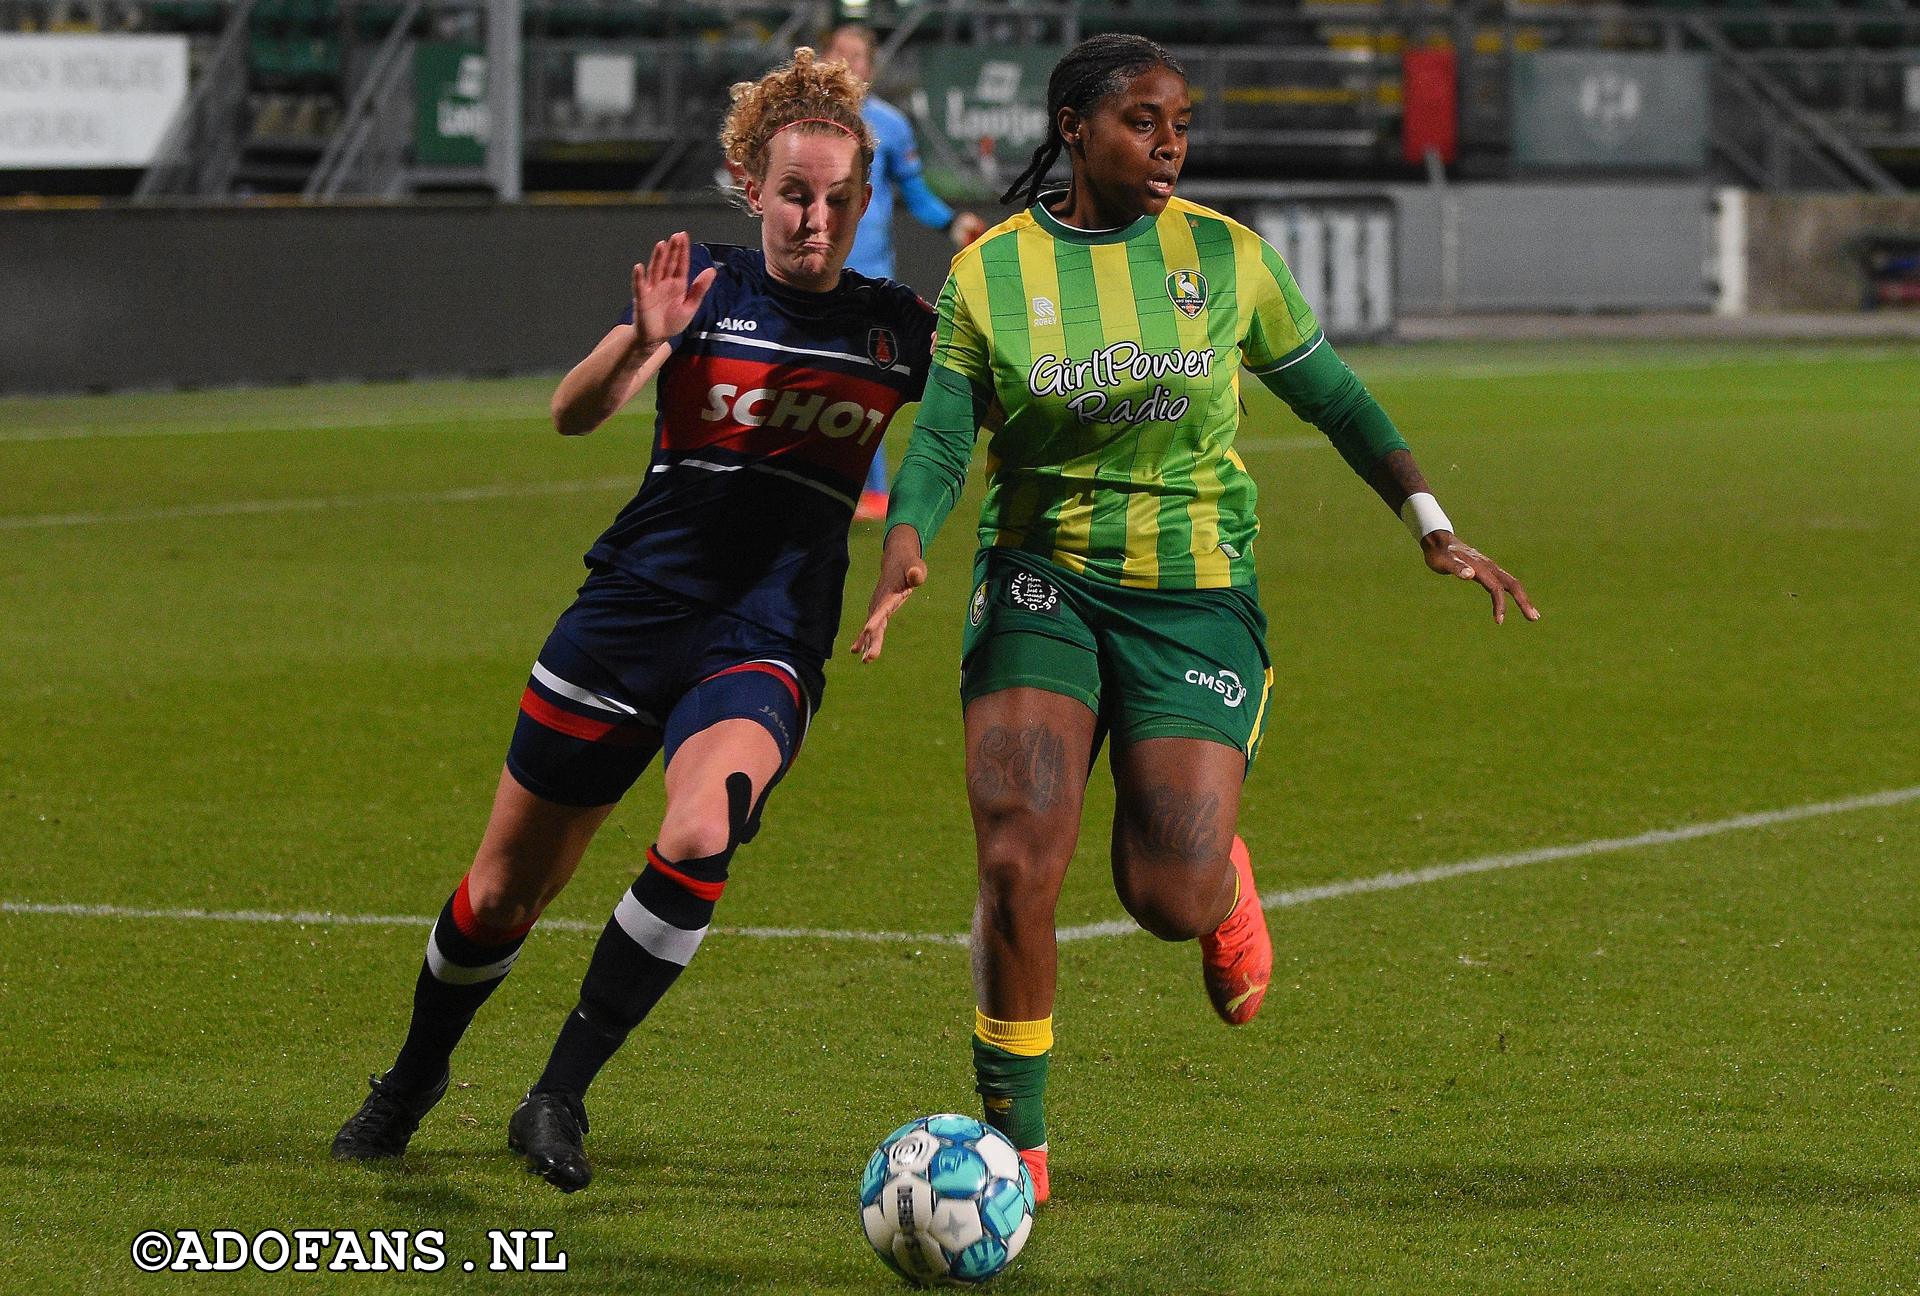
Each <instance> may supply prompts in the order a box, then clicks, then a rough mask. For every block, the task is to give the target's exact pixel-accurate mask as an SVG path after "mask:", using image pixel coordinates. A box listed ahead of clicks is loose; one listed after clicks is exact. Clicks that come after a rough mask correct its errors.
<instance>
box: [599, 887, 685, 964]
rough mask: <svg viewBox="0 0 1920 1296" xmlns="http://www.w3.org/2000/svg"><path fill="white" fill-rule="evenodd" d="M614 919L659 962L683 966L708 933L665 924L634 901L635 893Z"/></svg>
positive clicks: (623, 902)
mask: <svg viewBox="0 0 1920 1296" xmlns="http://www.w3.org/2000/svg"><path fill="white" fill-rule="evenodd" d="M613 919H614V921H615V922H617V923H619V924H620V930H621V931H623V932H625V933H626V934H627V937H628V938H629V939H630V940H632V941H633V943H634V944H635V945H638V946H639V947H640V948H641V949H643V950H645V951H646V952H647V953H649V954H651V955H653V956H654V957H655V958H657V959H664V960H666V961H667V962H669V963H678V964H679V965H680V966H681V967H685V966H686V965H687V964H689V963H691V962H692V961H693V952H694V951H695V950H697V949H699V948H700V941H701V938H703V937H704V936H705V935H706V934H707V929H706V928H705V927H702V928H701V929H700V930H698V931H688V930H687V929H686V928H684V927H675V926H674V925H673V924H672V923H669V922H663V921H661V920H660V919H659V918H658V917H656V916H655V915H654V912H653V911H652V910H651V909H649V908H647V907H646V906H645V905H643V904H641V903H640V902H639V901H638V900H636V899H634V898H633V892H631V891H629V892H627V893H626V894H625V895H623V896H621V897H620V904H619V906H618V907H617V908H616V909H614V911H613Z"/></svg>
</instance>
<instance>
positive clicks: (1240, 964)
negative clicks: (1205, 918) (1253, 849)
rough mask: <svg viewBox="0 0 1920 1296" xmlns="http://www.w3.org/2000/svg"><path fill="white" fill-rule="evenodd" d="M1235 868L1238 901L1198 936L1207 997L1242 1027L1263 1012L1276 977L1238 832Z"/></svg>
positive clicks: (1256, 892)
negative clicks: (1222, 918) (1215, 924)
mask: <svg viewBox="0 0 1920 1296" xmlns="http://www.w3.org/2000/svg"><path fill="white" fill-rule="evenodd" d="M1230 857H1231V858H1232V860H1233V871H1234V872H1235V873H1237V874H1239V876H1240V899H1239V900H1238V902H1237V903H1235V905H1234V906H1233V912H1232V913H1230V914H1228V915H1227V920H1226V921H1225V922H1223V923H1221V924H1220V926H1219V929H1218V930H1216V931H1214V932H1212V933H1211V934H1209V935H1206V936H1202V937H1201V938H1200V970H1201V972H1202V973H1203V974H1204V975H1205V977H1206V982H1207V998H1209V999H1211V1000H1212V1001H1213V1010H1214V1011H1215V1012H1217V1013H1219V1014H1220V1020H1221V1021H1223V1022H1225V1023H1226V1024H1227V1025H1229V1026H1244V1025H1246V1024H1247V1023H1248V1022H1250V1021H1252V1020H1253V1016H1254V1014H1255V1013H1257V1012H1259V1011H1260V1002H1261V1000H1263V999H1265V998H1266V997H1267V982H1268V981H1269V980H1271V979H1272V977H1273V938H1272V937H1271V936H1269V935H1268V934H1267V915H1266V911H1265V910H1263V909H1262V908H1261V907H1260V889H1259V888H1258V887H1257V886H1255V885H1254V881H1253V859H1252V857H1251V856H1249V855H1248V854H1247V844H1246V842H1244V841H1242V840H1241V839H1240V838H1239V836H1238V835H1236V836H1235V837H1234V839H1233V850H1232V851H1231V852H1230Z"/></svg>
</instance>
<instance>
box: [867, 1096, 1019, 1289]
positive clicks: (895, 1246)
mask: <svg viewBox="0 0 1920 1296" xmlns="http://www.w3.org/2000/svg"><path fill="white" fill-rule="evenodd" d="M860 1223H861V1226H862V1227H864V1228H865V1229H866V1231H867V1241H869V1242H871V1243H872V1244H873V1249H874V1252H875V1253H876V1254H877V1255H878V1256H879V1257H880V1258H881V1259H882V1260H883V1261H885V1262H886V1265H887V1267H888V1268H889V1269H891V1270H893V1271H894V1272H895V1273H897V1274H899V1275H900V1276H901V1277H902V1278H905V1279H906V1280H907V1281H908V1282H911V1283H915V1284H923V1283H942V1282H944V1283H983V1282H985V1281H986V1280H987V1279H989V1278H991V1277H993V1276H994V1275H995V1274H997V1273H999V1272H1000V1271H1001V1270H1002V1269H1005V1268H1006V1267H1007V1266H1008V1265H1010V1264H1012V1263H1013V1258H1014V1257H1015V1256H1017V1255H1019V1254H1020V1248H1021V1247H1023V1246H1025V1245H1026V1244H1027V1234H1028V1233H1029V1232H1030V1231H1031V1230H1032V1228H1033V1176H1032V1175H1030V1174H1028V1173H1027V1167H1026V1166H1025V1165H1024V1164H1022V1163H1021V1160H1020V1154H1019V1153H1018V1152H1016V1151H1014V1147H1013V1144H1012V1143H1011V1142H1009V1141H1008V1139H1007V1136H1006V1135H1004V1134H1002V1133H1001V1132H1000V1131H999V1130H996V1129H994V1128H992V1127H991V1126H989V1125H983V1124H981V1123H980V1122H979V1121H977V1120H975V1119H973V1117H971V1116H957V1115H954V1114H952V1113H946V1114H944V1115H940V1116H922V1117H921V1118H920V1119H919V1120H916V1121H908V1122H907V1123H906V1124H905V1125H902V1126H901V1127H900V1128H899V1129H897V1130H895V1131H894V1132H893V1133H891V1134H889V1135H887V1137H886V1138H884V1139H882V1140H881V1142H880V1146H879V1147H878V1148H875V1149H874V1153H873V1155H872V1156H871V1157H869V1158H867V1169H866V1173H865V1174H863V1175H861V1177H860Z"/></svg>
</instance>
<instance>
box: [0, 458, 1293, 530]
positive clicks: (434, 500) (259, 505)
mask: <svg viewBox="0 0 1920 1296" xmlns="http://www.w3.org/2000/svg"><path fill="white" fill-rule="evenodd" d="M1326 444H1327V439H1326V438H1325V437H1318V436H1311V437H1309V436H1301V437H1276V438H1271V439H1269V438H1265V437H1256V438H1250V439H1248V440H1246V441H1243V442H1241V443H1240V448H1241V449H1243V450H1246V451H1249V452H1254V451H1260V450H1307V449H1311V448H1313V447H1314V446H1322V445H1326ZM634 482H635V479H634V478H630V477H593V478H589V479H587V480H585V481H561V482H527V483H519V484H514V485H501V486H465V487H459V488H456V489H452V490H441V491H390V492H386V493H383V494H374V495H320V496H300V497H295V498H291V499H252V500H226V501H223V502H220V503H214V504H182V505H178V506H176V507H173V508H152V509H124V510H120V511H117V512H111V513H26V514H18V515H15V516H13V517H5V516H0V531H41V530H49V529H52V528H56V527H76V526H107V525H112V524H115V523H128V522H170V521H176V520H180V519H185V518H215V517H254V516H260V515H267V514H275V513H326V512H331V511H332V510H334V509H347V508H374V507H378V506H381V505H390V504H466V503H472V502H474V501H477V500H494V499H524V498H528V497H531V496H536V495H576V494H582V493H586V492H591V491H599V490H614V489H616V488H618V489H622V490H631V489H633V488H634Z"/></svg>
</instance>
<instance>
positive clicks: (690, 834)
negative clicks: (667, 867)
mask: <svg viewBox="0 0 1920 1296" xmlns="http://www.w3.org/2000/svg"><path fill="white" fill-rule="evenodd" d="M733 834H734V826H733V823H732V822H731V819H730V816H729V815H728V813H727V808H726V807H725V806H724V805H712V806H699V807H672V808H669V810H668V811H667V817H666V819H665V820H664V821H663V822H662V823H661V825H660V853H661V854H662V855H664V856H666V857H667V858H668V859H671V860H684V859H706V858H707V857H708V856H711V855H724V854H726V853H727V852H728V851H730V850H732V849H733V847H734V835H733Z"/></svg>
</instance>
